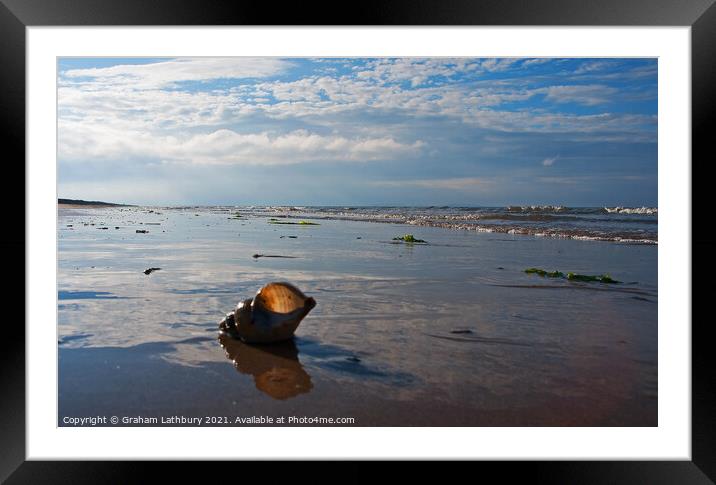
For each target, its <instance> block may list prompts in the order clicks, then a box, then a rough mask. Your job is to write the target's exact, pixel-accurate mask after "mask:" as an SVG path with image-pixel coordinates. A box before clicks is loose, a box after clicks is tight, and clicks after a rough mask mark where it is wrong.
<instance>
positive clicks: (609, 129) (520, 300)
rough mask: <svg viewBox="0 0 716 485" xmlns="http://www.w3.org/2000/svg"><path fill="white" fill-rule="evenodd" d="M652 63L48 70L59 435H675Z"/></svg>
mask: <svg viewBox="0 0 716 485" xmlns="http://www.w3.org/2000/svg"><path fill="white" fill-rule="evenodd" d="M658 70H659V59H658V58H655V57H598V58H597V57H191V56H188V57H69V56H68V57H57V64H56V94H57V107H56V108H57V111H56V113H57V116H56V130H57V131H56V133H57V146H56V157H57V158H56V169H57V180H56V189H57V195H56V198H57V218H56V223H57V225H56V236H57V281H56V285H57V309H56V311H57V326H56V331H57V351H58V354H57V355H58V360H57V364H58V375H57V386H58V387H57V409H58V412H57V426H59V427H103V426H109V427H114V426H117V427H134V426H168V427H198V426H202V427H205V426H217V427H219V426H221V427H242V426H266V427H273V426H279V427H280V426H315V427H325V426H328V427H331V426H337V427H654V428H655V427H658V426H659V425H660V423H659V415H658V409H659V392H658V391H659V389H658V377H659V376H658V372H657V371H658V357H659V355H658V344H659V339H658V320H659V318H658V317H659V311H658V300H659V298H658V245H659V231H658V219H659V207H658V201H659V194H658V185H659V179H658V174H659V170H658V162H659V156H658V155H659V153H658V148H659V147H658V135H659V133H658V131H659V130H658V121H659V120H658V109H659V78H658ZM671 161H672V162H674V163H676V160H671ZM664 214H665V217H666V211H665V212H664ZM664 227H666V226H664ZM49 230H51V228H50V229H49ZM666 294H667V292H665V295H666ZM662 303H663V302H662ZM53 345H54V342H53Z"/></svg>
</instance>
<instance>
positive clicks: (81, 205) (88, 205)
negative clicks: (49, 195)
mask: <svg viewBox="0 0 716 485" xmlns="http://www.w3.org/2000/svg"><path fill="white" fill-rule="evenodd" d="M57 205H58V207H59V208H60V209H92V208H102V207H131V206H130V205H128V204H114V203H112V202H102V201H99V200H81V199H57Z"/></svg>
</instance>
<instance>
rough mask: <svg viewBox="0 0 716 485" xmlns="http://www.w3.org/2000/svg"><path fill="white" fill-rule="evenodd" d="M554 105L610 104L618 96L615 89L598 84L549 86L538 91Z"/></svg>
mask: <svg viewBox="0 0 716 485" xmlns="http://www.w3.org/2000/svg"><path fill="white" fill-rule="evenodd" d="M536 92H539V93H544V94H545V99H547V100H548V101H552V102H554V103H577V104H583V105H586V106H594V105H597V104H605V103H609V102H610V101H612V100H613V98H614V96H615V95H616V94H617V90H616V89H615V88H612V87H609V86H603V85H598V84H589V85H562V86H549V87H546V88H542V89H537V90H536Z"/></svg>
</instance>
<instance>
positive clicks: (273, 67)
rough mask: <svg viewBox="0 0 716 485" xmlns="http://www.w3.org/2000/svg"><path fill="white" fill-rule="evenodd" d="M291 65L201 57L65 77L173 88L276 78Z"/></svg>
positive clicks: (79, 72)
mask: <svg viewBox="0 0 716 485" xmlns="http://www.w3.org/2000/svg"><path fill="white" fill-rule="evenodd" d="M291 65H292V64H291V63H290V62H288V61H285V60H282V59H276V58H272V57H257V58H252V57H228V58H215V57H201V58H178V59H172V60H169V61H163V62H155V63H150V64H120V65H116V66H111V67H103V68H91V69H70V70H67V71H64V72H63V73H61V75H62V76H63V77H66V78H69V79H74V80H78V78H85V77H88V78H91V79H92V82H95V83H112V84H115V85H116V84H126V85H128V86H131V87H133V88H134V89H148V88H160V87H166V86H171V85H173V84H175V83H178V82H181V81H208V80H212V79H223V78H235V79H242V78H253V77H267V76H273V75H276V74H279V73H281V72H283V71H285V70H287V69H288V68H290V67H291ZM79 80H81V79H79Z"/></svg>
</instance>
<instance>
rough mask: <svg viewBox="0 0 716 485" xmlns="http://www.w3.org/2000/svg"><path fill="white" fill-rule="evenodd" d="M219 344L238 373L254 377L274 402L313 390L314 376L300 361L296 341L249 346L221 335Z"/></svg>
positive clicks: (256, 382)
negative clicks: (312, 380) (310, 374)
mask: <svg viewBox="0 0 716 485" xmlns="http://www.w3.org/2000/svg"><path fill="white" fill-rule="evenodd" d="M219 342H220V344H221V347H222V348H223V349H224V351H225V352H226V356H227V357H228V358H229V359H231V360H232V361H233V363H234V367H235V368H236V370H237V371H238V372H240V373H242V374H250V375H252V376H254V382H255V384H256V388H257V389H258V390H260V391H262V392H264V393H266V394H268V395H269V396H271V397H272V398H274V399H281V400H283V399H289V398H292V397H295V396H298V395H299V394H305V393H308V392H310V390H311V389H312V388H313V384H312V383H311V376H309V375H308V373H307V372H306V371H305V370H304V368H303V366H302V365H301V363H300V362H299V360H298V348H297V347H296V344H295V343H294V342H293V340H286V341H283V342H278V343H276V344H273V345H250V344H247V343H244V342H242V341H241V340H237V339H234V338H232V337H230V336H228V335H220V336H219Z"/></svg>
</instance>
